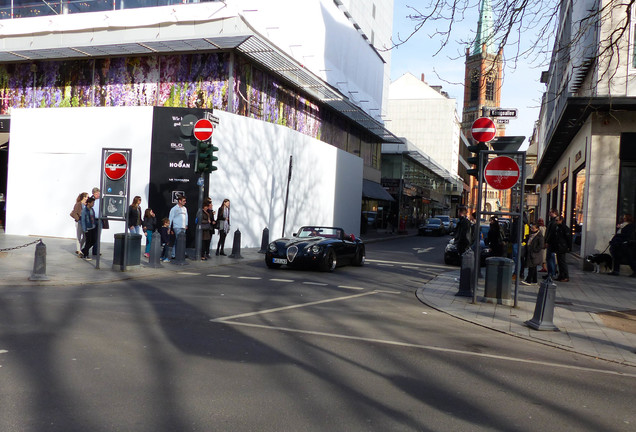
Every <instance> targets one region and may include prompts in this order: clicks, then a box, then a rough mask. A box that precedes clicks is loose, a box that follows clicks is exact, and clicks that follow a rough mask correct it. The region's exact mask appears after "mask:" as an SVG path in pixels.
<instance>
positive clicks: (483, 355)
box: [211, 293, 636, 378]
mask: <svg viewBox="0 0 636 432" xmlns="http://www.w3.org/2000/svg"><path fill="white" fill-rule="evenodd" d="M368 294H369V293H368ZM371 294H372V293H371ZM211 321H217V320H211ZM226 324H230V325H235V326H242V327H252V328H259V329H264V330H277V331H284V332H289V333H301V334H307V335H312V336H324V337H331V338H337V339H347V340H355V341H360V342H372V343H378V344H385V345H392V346H399V347H403V348H417V349H421V350H427V351H436V352H444V353H450V354H459V355H465V356H471V357H481V358H488V359H495V360H502V361H509V362H516V363H524V364H532V365H538V366H547V367H551V368H561V369H570V370H577V371H582V372H591V373H600V374H605V375H616V376H622V377H630V378H636V374H634V373H625V372H617V371H612V370H606V369H594V368H588V367H582V366H573V365H566V364H560V363H551V362H546V361H541V360H528V359H523V358H518V357H510V356H502V355H497V354H486V353H478V352H473V351H464V350H458V349H452V348H442V347H438V346H432V345H420V344H414V343H408V342H396V341H390V340H385V339H374V338H365V337H359V336H349V335H343V334H337V333H325V332H318V331H312V330H299V329H293V328H288V327H276V326H267V325H262V324H249V323H242V322H236V321H232V322H226Z"/></svg>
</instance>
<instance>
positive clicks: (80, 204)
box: [71, 192, 88, 258]
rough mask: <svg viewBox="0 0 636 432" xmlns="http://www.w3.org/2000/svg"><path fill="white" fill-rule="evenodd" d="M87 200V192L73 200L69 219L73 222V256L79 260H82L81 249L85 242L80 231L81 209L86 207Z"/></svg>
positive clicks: (82, 231) (81, 230)
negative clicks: (74, 236) (73, 203)
mask: <svg viewBox="0 0 636 432" xmlns="http://www.w3.org/2000/svg"><path fill="white" fill-rule="evenodd" d="M87 199H88V192H82V193H80V194H79V195H78V196H77V198H76V199H75V206H73V210H72V211H71V217H72V218H73V220H75V235H76V240H75V254H76V255H77V256H79V257H80V258H83V256H82V249H83V248H84V242H85V241H86V239H85V238H84V230H83V229H82V224H81V219H82V209H83V208H84V206H85V205H86V200H87Z"/></svg>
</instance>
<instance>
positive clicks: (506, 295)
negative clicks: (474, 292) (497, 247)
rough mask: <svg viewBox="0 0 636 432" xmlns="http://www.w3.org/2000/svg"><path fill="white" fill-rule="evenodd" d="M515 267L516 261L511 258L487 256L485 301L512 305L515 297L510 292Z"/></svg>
mask: <svg viewBox="0 0 636 432" xmlns="http://www.w3.org/2000/svg"><path fill="white" fill-rule="evenodd" d="M513 269H514V261H513V260H511V259H510V258H501V257H490V258H486V285H485V288H484V301H485V302H487V303H497V304H504V305H507V306H512V304H513V299H512V297H511V295H510V293H511V291H512V290H511V286H512V270H513Z"/></svg>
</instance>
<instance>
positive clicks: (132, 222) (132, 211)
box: [128, 196, 143, 235]
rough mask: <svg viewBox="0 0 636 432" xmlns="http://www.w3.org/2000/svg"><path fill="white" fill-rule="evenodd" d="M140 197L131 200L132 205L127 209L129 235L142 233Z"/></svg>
mask: <svg viewBox="0 0 636 432" xmlns="http://www.w3.org/2000/svg"><path fill="white" fill-rule="evenodd" d="M139 204H141V197H140V196H136V197H134V198H133V201H132V204H130V207H128V229H130V232H131V233H135V234H140V235H141V233H142V232H143V230H142V228H141V207H139Z"/></svg>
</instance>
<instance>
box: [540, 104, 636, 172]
mask: <svg viewBox="0 0 636 432" xmlns="http://www.w3.org/2000/svg"><path fill="white" fill-rule="evenodd" d="M612 111H613V112H616V111H636V98H634V97H628V96H624V97H614V96H611V97H610V96H607V97H591V98H590V97H568V98H567V100H566V102H565V108H563V111H562V112H561V116H560V117H559V120H558V121H557V123H556V125H555V126H554V128H553V129H552V131H551V132H550V134H549V136H548V138H547V142H546V146H545V150H544V151H543V154H542V155H540V160H539V163H538V165H537V169H536V171H535V173H534V175H533V176H532V178H530V179H528V183H530V184H541V183H543V182H544V180H545V179H546V178H547V177H548V175H549V174H550V172H551V171H552V169H553V168H554V166H555V165H556V163H557V162H558V161H559V158H560V157H561V155H562V154H563V152H564V151H565V150H566V149H567V148H568V146H569V145H570V142H571V141H572V139H573V138H574V136H575V135H576V134H577V133H578V132H579V130H580V129H581V127H582V126H583V124H584V123H585V122H586V121H587V119H588V117H589V116H590V114H592V113H595V112H612Z"/></svg>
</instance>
